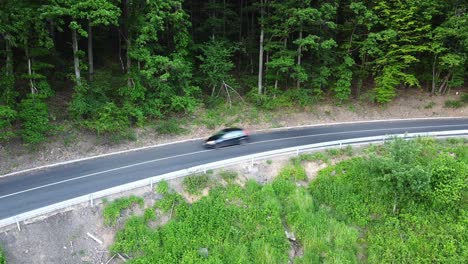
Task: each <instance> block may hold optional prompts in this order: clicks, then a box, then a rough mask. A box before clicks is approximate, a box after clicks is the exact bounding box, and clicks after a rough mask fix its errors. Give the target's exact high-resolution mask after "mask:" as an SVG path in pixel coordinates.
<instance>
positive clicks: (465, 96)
mask: <svg viewBox="0 0 468 264" xmlns="http://www.w3.org/2000/svg"><path fill="white" fill-rule="evenodd" d="M460 101H462V102H463V103H465V104H468V93H463V94H462V96H461V98H460Z"/></svg>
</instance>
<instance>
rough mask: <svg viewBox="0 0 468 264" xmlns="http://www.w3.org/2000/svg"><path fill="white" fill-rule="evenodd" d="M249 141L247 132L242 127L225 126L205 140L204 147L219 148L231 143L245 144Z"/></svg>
mask: <svg viewBox="0 0 468 264" xmlns="http://www.w3.org/2000/svg"><path fill="white" fill-rule="evenodd" d="M248 141H249V133H248V132H247V130H244V129H242V128H225V129H223V130H221V131H219V132H218V133H216V134H214V135H213V136H211V137H209V138H208V139H207V140H205V144H204V145H205V147H207V148H219V147H225V146H231V145H238V144H245V143H247V142H248Z"/></svg>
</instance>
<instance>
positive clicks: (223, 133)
mask: <svg viewBox="0 0 468 264" xmlns="http://www.w3.org/2000/svg"><path fill="white" fill-rule="evenodd" d="M235 131H237V130H232V129H223V130H221V131H219V132H218V133H216V134H214V135H213V136H211V137H210V138H209V139H210V140H217V139H220V138H221V137H223V136H224V135H226V134H228V133H232V132H235Z"/></svg>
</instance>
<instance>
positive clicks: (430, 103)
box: [424, 102, 436, 109]
mask: <svg viewBox="0 0 468 264" xmlns="http://www.w3.org/2000/svg"><path fill="white" fill-rule="evenodd" d="M435 105H436V103H435V102H429V103H427V104H426V105H425V106H424V109H431V108H432V107H434V106H435Z"/></svg>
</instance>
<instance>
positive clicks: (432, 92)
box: [431, 54, 437, 95]
mask: <svg viewBox="0 0 468 264" xmlns="http://www.w3.org/2000/svg"><path fill="white" fill-rule="evenodd" d="M436 62H437V54H436V55H435V56H434V63H432V89H431V94H432V95H434V94H435V92H436Z"/></svg>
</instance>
